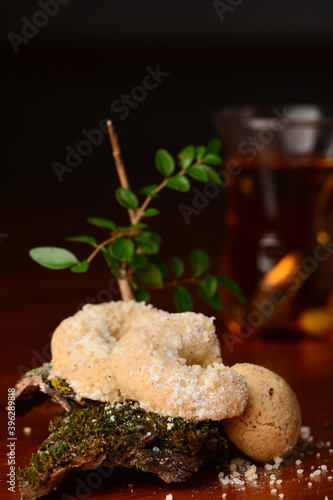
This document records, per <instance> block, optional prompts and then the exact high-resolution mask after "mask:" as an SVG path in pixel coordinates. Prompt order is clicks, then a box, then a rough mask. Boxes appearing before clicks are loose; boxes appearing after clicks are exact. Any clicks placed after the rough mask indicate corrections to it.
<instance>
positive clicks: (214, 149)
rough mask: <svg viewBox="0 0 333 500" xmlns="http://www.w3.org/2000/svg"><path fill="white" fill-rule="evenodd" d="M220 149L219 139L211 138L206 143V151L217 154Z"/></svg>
mask: <svg viewBox="0 0 333 500" xmlns="http://www.w3.org/2000/svg"><path fill="white" fill-rule="evenodd" d="M220 149H221V141H220V139H217V138H215V139H212V140H211V141H209V143H208V145H207V153H209V154H210V153H211V154H214V155H217V154H218V153H219V151H220Z"/></svg>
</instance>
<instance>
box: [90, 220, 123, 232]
mask: <svg viewBox="0 0 333 500" xmlns="http://www.w3.org/2000/svg"><path fill="white" fill-rule="evenodd" d="M87 221H88V222H90V224H94V226H98V227H103V228H105V229H111V231H113V229H116V225H115V223H114V222H112V220H108V219H102V218H101V217H89V219H87Z"/></svg>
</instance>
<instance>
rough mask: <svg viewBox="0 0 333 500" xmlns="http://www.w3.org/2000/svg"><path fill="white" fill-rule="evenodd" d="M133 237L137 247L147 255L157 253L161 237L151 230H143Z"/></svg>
mask: <svg viewBox="0 0 333 500" xmlns="http://www.w3.org/2000/svg"><path fill="white" fill-rule="evenodd" d="M134 239H135V241H136V243H137V245H138V247H139V248H141V250H142V251H143V252H144V253H146V254H148V255H151V254H154V253H157V252H158V251H159V248H160V244H161V243H162V238H161V237H160V236H159V235H158V234H157V233H154V232H153V231H143V232H142V233H141V234H138V236H136V237H135V238H134Z"/></svg>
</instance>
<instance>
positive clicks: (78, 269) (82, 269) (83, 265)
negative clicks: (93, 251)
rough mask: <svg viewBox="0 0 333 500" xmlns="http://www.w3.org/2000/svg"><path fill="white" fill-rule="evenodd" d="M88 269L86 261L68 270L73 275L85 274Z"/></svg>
mask: <svg viewBox="0 0 333 500" xmlns="http://www.w3.org/2000/svg"><path fill="white" fill-rule="evenodd" d="M88 269H89V262H88V261H87V260H83V261H82V262H79V264H75V265H74V266H72V267H71V268H70V270H71V271H72V272H73V273H85V272H86V271H88Z"/></svg>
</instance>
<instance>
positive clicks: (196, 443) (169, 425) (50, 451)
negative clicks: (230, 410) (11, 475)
mask: <svg viewBox="0 0 333 500" xmlns="http://www.w3.org/2000/svg"><path fill="white" fill-rule="evenodd" d="M49 430H50V432H51V435H50V436H49V438H48V439H46V441H44V443H43V444H42V446H41V447H40V448H39V450H38V452H37V454H36V455H33V456H32V458H31V460H30V464H29V466H28V467H26V468H25V469H19V472H18V478H19V480H20V484H21V486H24V485H27V484H29V485H30V487H31V488H32V489H33V490H38V489H39V488H40V486H41V485H42V484H44V483H46V482H47V481H48V480H49V478H50V476H51V474H52V472H53V470H54V469H55V468H56V467H58V466H62V465H65V464H66V463H69V462H71V461H73V460H75V459H76V458H80V457H97V456H98V455H100V454H103V453H111V452H114V451H116V450H117V451H125V450H126V449H128V448H129V447H130V448H131V449H133V448H134V447H135V448H136V449H137V450H139V451H140V460H141V462H142V467H141V468H142V469H143V470H145V465H144V462H145V461H149V460H151V459H152V449H153V447H158V448H161V447H162V448H170V449H172V448H177V449H181V451H182V453H186V454H188V455H195V454H196V453H198V452H199V451H200V450H201V449H202V448H205V450H210V451H211V452H216V451H218V450H220V449H221V448H223V447H225V444H226V442H225V439H224V437H223V436H222V433H221V430H220V425H219V423H218V422H196V421H192V420H190V421H187V420H183V419H181V418H172V417H162V416H161V415H158V414H156V413H152V412H146V411H144V410H142V409H141V408H140V407H139V405H138V404H137V403H134V402H133V401H126V402H125V403H115V404H113V405H109V404H102V405H100V406H98V407H95V408H84V409H82V410H79V411H78V412H76V413H71V414H65V415H64V416H63V417H57V418H55V419H54V420H53V421H52V422H51V424H50V427H49Z"/></svg>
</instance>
